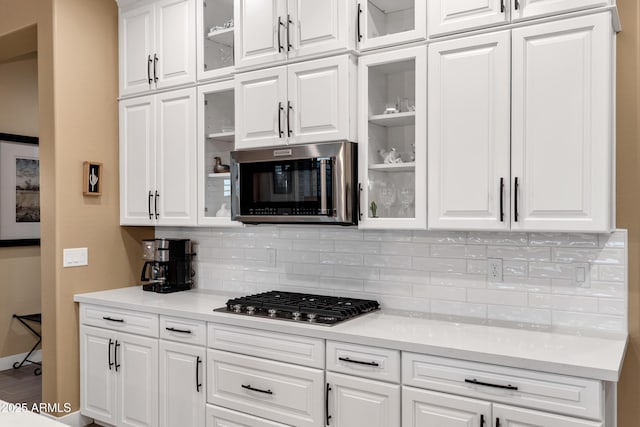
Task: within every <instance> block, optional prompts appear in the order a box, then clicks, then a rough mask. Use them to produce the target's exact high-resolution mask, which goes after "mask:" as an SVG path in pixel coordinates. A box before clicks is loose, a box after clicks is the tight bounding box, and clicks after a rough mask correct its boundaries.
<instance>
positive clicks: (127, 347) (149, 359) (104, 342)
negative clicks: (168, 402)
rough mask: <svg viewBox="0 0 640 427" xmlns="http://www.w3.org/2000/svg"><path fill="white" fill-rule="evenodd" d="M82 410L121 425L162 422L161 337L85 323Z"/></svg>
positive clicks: (90, 415)
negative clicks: (159, 350) (160, 415)
mask: <svg viewBox="0 0 640 427" xmlns="http://www.w3.org/2000/svg"><path fill="white" fill-rule="evenodd" d="M80 360H81V364H80V389H81V394H80V411H81V413H82V414H83V415H86V416H88V417H91V418H93V419H95V420H97V421H102V422H104V423H108V424H111V425H114V426H117V427H121V426H123V427H124V426H131V427H140V426H150V427H154V426H157V425H158V340H157V339H153V338H149V337H142V336H137V335H133V334H128V333H123V332H119V331H114V330H109V329H101V328H95V327H92V326H85V325H83V326H81V328H80Z"/></svg>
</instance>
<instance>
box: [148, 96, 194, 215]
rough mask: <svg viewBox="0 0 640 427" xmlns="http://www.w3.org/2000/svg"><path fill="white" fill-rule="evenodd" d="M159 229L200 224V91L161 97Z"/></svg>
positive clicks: (158, 140) (158, 181)
mask: <svg viewBox="0 0 640 427" xmlns="http://www.w3.org/2000/svg"><path fill="white" fill-rule="evenodd" d="M157 103H158V106H157V109H158V113H157V123H158V130H157V138H156V140H157V144H156V146H157V154H156V158H157V173H156V180H157V188H158V199H157V212H158V214H159V218H158V225H195V224H196V223H197V171H196V151H197V146H196V145H197V144H196V89H195V88H192V89H183V90H178V91H171V92H166V93H163V94H159V95H157Z"/></svg>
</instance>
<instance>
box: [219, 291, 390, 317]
mask: <svg viewBox="0 0 640 427" xmlns="http://www.w3.org/2000/svg"><path fill="white" fill-rule="evenodd" d="M379 308H380V305H379V304H378V302H377V301H373V300H364V299H356V298H343V297H332V296H326V295H314V294H303V293H298V292H278V291H270V292H264V293H260V294H255V295H249V296H246V297H240V298H232V299H230V300H229V301H227V306H226V308H224V309H223V310H224V311H229V312H232V313H238V314H247V315H254V316H262V317H270V318H279V319H288V320H297V321H309V322H314V323H321V324H334V323H338V322H340V321H343V320H346V319H350V318H352V317H355V316H358V315H360V314H364V313H368V312H370V311H374V310H378V309H379Z"/></svg>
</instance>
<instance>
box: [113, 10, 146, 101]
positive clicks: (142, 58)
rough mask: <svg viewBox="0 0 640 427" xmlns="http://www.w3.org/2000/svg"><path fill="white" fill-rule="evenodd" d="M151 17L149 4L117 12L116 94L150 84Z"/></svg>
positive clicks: (144, 89)
mask: <svg viewBox="0 0 640 427" xmlns="http://www.w3.org/2000/svg"><path fill="white" fill-rule="evenodd" d="M154 18H155V15H154V9H153V5H152V4H151V5H147V6H144V7H140V8H136V9H133V10H129V11H123V12H121V13H120V19H119V21H120V22H119V25H118V29H119V38H118V40H119V52H120V95H129V94H132V93H138V92H144V91H148V90H150V89H151V88H152V84H153V63H152V62H153V54H154V52H155V27H154V22H155V20H154Z"/></svg>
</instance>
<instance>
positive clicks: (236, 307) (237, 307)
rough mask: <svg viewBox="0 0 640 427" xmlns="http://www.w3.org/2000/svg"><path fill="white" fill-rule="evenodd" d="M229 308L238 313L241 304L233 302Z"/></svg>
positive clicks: (240, 309)
mask: <svg viewBox="0 0 640 427" xmlns="http://www.w3.org/2000/svg"><path fill="white" fill-rule="evenodd" d="M231 308H233V312H234V313H240V312H241V311H242V305H240V304H234V305H233V307H231Z"/></svg>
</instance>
